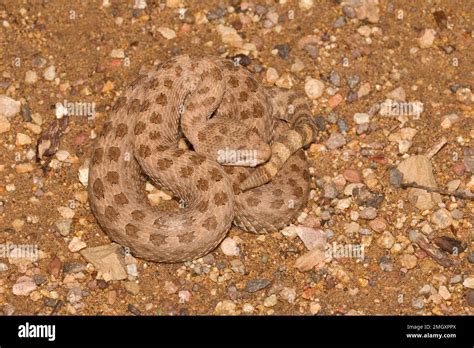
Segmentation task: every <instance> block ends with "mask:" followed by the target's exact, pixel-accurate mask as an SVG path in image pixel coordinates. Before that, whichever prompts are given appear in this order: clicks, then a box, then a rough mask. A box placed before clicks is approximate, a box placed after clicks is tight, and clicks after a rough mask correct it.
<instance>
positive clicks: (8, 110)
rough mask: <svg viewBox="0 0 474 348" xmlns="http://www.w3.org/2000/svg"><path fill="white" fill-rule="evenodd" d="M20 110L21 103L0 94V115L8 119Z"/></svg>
mask: <svg viewBox="0 0 474 348" xmlns="http://www.w3.org/2000/svg"><path fill="white" fill-rule="evenodd" d="M20 110H21V103H20V102H19V101H16V100H14V99H12V98H10V97H8V96H6V95H3V94H1V95H0V116H3V117H5V118H6V119H10V118H12V117H13V116H15V115H17V114H18V113H19V112H20Z"/></svg>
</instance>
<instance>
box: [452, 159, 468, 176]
mask: <svg viewBox="0 0 474 348" xmlns="http://www.w3.org/2000/svg"><path fill="white" fill-rule="evenodd" d="M453 171H454V173H455V174H456V175H459V176H463V175H464V173H465V172H466V167H465V166H464V163H462V162H457V163H456V164H455V165H454V166H453Z"/></svg>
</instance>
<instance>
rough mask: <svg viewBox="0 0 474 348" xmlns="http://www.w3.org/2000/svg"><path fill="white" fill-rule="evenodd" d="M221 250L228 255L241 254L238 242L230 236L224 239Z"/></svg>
mask: <svg viewBox="0 0 474 348" xmlns="http://www.w3.org/2000/svg"><path fill="white" fill-rule="evenodd" d="M221 250H222V252H223V253H224V255H226V256H238V255H239V254H240V249H239V247H238V245H237V242H236V241H235V240H234V239H232V238H230V237H227V238H226V239H224V240H223V241H222V243H221Z"/></svg>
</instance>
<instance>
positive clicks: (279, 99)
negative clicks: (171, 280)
mask: <svg viewBox="0 0 474 348" xmlns="http://www.w3.org/2000/svg"><path fill="white" fill-rule="evenodd" d="M182 135H184V136H185V137H186V138H187V140H188V141H189V142H190V143H191V144H192V146H193V149H190V150H186V149H182V148H179V147H178V141H179V139H180V137H182ZM315 135H316V128H315V125H314V123H313V121H312V117H311V112H310V109H309V106H308V105H307V104H306V102H305V101H304V98H301V97H299V96H298V95H297V94H295V93H294V92H289V91H283V90H280V89H265V88H264V87H263V86H261V85H260V84H259V83H257V81H256V80H255V79H254V78H253V77H252V76H251V74H250V72H249V71H248V70H247V69H245V68H243V67H240V66H238V64H235V62H233V61H231V60H229V59H223V58H215V57H193V56H188V55H181V56H178V57H175V58H172V59H170V60H169V61H167V62H165V63H162V64H160V65H158V66H157V67H156V69H152V70H150V71H149V72H147V73H146V74H144V75H141V76H140V77H139V78H138V79H137V80H135V81H134V82H133V83H132V84H131V86H130V87H129V88H128V89H127V90H126V92H125V94H124V96H122V97H119V98H118V100H117V102H116V104H115V105H114V107H113V108H112V112H111V116H110V119H109V120H108V121H106V122H105V124H104V126H103V130H102V133H101V135H100V136H99V137H98V139H97V141H96V144H95V147H94V149H93V154H92V158H91V164H90V171H89V197H90V205H91V208H92V211H93V212H94V214H95V216H96V217H97V220H98V222H99V224H100V225H101V226H102V228H103V229H104V230H105V231H106V232H107V234H108V235H109V237H110V238H111V239H112V240H114V241H116V242H118V243H119V244H121V245H123V246H126V247H129V248H130V250H131V252H132V253H133V254H134V255H135V256H137V257H140V258H143V259H147V260H152V261H158V262H180V261H186V260H191V259H195V258H198V257H201V256H203V255H205V254H207V253H208V252H210V251H211V250H212V249H214V248H215V247H216V246H217V245H218V244H219V243H220V242H221V241H222V239H223V238H224V237H225V235H226V233H227V232H228V230H229V229H230V227H231V224H232V222H234V223H235V225H237V226H239V227H240V228H242V229H244V230H247V231H251V232H255V233H263V232H267V231H275V230H278V229H280V228H283V227H284V226H286V225H287V224H288V223H289V222H290V220H291V219H292V218H294V217H295V215H296V214H297V213H298V212H299V211H300V210H301V208H302V207H303V206H304V204H305V203H306V201H307V198H308V193H309V180H310V178H309V172H308V163H307V160H306V157H305V154H304V151H303V150H302V149H301V148H302V147H303V146H305V145H307V144H309V143H311V142H312V141H314V138H315ZM269 144H271V147H270V146H269ZM235 151H237V153H244V154H251V155H253V156H244V158H243V162H244V163H243V164H244V165H245V166H240V165H242V163H241V162H242V161H241V162H238V163H232V161H228V158H227V159H226V154H231V156H230V157H231V158H232V155H235V153H236V152H235ZM270 156H271V158H270V159H269V160H268V158H269V157H270ZM249 159H251V160H252V161H253V162H249V161H248V160H249ZM234 160H235V158H234ZM265 161H266V163H264V164H262V165H259V166H258V167H257V168H251V167H252V166H255V165H257V164H260V163H263V162H265ZM218 162H219V163H218ZM143 173H146V175H148V177H149V178H151V180H152V181H153V182H154V183H156V184H158V185H161V186H162V187H164V188H166V189H168V190H169V191H171V192H172V193H173V194H174V195H176V196H177V197H179V198H180V199H181V200H183V201H184V202H185V206H184V207H182V208H181V209H179V211H171V212H170V211H163V210H162V209H160V208H159V207H153V206H151V205H150V204H149V203H148V202H147V198H146V196H145V194H144V190H143V187H142V183H143V180H141V178H140V176H141V174H143Z"/></svg>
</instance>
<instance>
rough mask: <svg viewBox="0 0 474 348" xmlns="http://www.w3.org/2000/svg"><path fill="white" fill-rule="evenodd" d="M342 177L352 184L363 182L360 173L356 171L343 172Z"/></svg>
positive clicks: (347, 170)
mask: <svg viewBox="0 0 474 348" xmlns="http://www.w3.org/2000/svg"><path fill="white" fill-rule="evenodd" d="M342 176H344V179H346V180H347V181H349V182H352V183H356V182H362V178H361V176H360V173H359V171H358V170H356V169H346V170H344V171H343V172H342Z"/></svg>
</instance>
